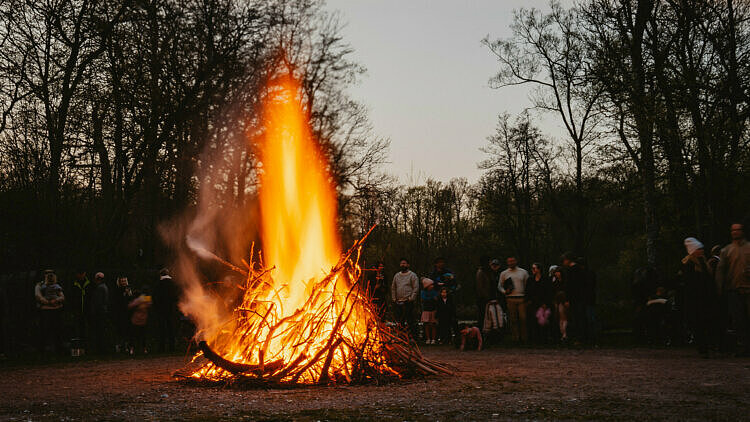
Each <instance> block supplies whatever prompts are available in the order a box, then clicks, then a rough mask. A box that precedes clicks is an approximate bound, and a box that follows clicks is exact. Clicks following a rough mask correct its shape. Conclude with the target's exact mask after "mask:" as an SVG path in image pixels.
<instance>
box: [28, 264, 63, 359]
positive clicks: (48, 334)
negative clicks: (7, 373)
mask: <svg viewBox="0 0 750 422" xmlns="http://www.w3.org/2000/svg"><path fill="white" fill-rule="evenodd" d="M34 297H35V298H36V302H37V306H38V307H39V316H40V324H39V351H40V352H41V353H42V354H44V353H45V351H46V348H47V343H48V342H51V343H52V352H53V353H55V354H60V353H62V325H61V322H62V318H60V317H61V315H60V314H61V312H62V307H63V303H64V302H65V294H64V293H63V289H62V287H61V286H60V285H59V284H57V275H55V273H54V272H53V271H52V270H47V271H45V272H44V280H43V281H41V282H40V283H38V284H37V285H36V287H35V288H34Z"/></svg>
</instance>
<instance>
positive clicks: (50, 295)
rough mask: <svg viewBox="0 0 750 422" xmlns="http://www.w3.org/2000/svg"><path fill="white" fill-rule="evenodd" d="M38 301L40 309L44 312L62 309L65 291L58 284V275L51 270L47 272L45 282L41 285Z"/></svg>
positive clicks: (37, 293)
mask: <svg viewBox="0 0 750 422" xmlns="http://www.w3.org/2000/svg"><path fill="white" fill-rule="evenodd" d="M38 287H39V288H38V292H36V299H37V302H38V303H39V308H40V309H43V310H49V309H60V308H62V306H63V302H64V301H65V295H64V294H63V289H62V287H60V285H59V284H58V283H57V275H55V273H53V272H52V271H50V270H47V271H45V274H44V281H43V282H42V283H40V284H39V286H38Z"/></svg>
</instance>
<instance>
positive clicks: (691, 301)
mask: <svg viewBox="0 0 750 422" xmlns="http://www.w3.org/2000/svg"><path fill="white" fill-rule="evenodd" d="M684 243H685V249H686V250H687V256H686V257H684V258H683V259H682V261H681V264H682V265H681V267H680V277H682V280H683V282H684V283H685V319H686V321H687V323H688V326H689V328H690V329H691V330H692V331H693V336H694V338H695V345H696V346H697V347H698V353H700V355H701V356H702V357H708V351H709V347H710V346H711V345H712V344H714V342H715V340H716V339H715V337H716V336H715V333H714V332H713V330H712V328H713V326H714V325H715V323H716V320H717V312H716V311H717V310H716V305H717V292H716V284H715V283H714V277H713V274H711V270H710V269H709V266H708V263H707V262H706V256H705V250H704V247H703V244H702V243H701V242H700V241H698V239H696V238H694V237H688V238H687V239H685V242H684Z"/></svg>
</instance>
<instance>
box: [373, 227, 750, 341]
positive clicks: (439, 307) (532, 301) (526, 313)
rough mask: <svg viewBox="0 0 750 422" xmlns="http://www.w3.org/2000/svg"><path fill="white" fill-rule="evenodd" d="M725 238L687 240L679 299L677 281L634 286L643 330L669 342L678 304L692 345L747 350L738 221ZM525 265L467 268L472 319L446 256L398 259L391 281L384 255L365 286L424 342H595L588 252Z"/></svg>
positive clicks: (489, 262) (749, 247) (744, 264)
mask: <svg viewBox="0 0 750 422" xmlns="http://www.w3.org/2000/svg"><path fill="white" fill-rule="evenodd" d="M731 238H732V242H731V243H730V244H729V245H727V246H726V247H724V248H721V247H719V246H717V247H714V249H713V251H712V253H711V256H710V257H707V256H706V254H705V249H704V246H703V244H702V243H701V242H700V241H698V240H697V239H695V238H692V237H689V238H687V239H685V241H684V244H685V248H686V252H687V256H685V257H684V258H683V259H682V261H681V265H680V268H681V270H680V272H679V274H678V278H679V280H681V286H682V288H680V289H676V290H679V295H680V298H679V300H677V299H675V298H674V296H675V295H676V294H677V293H675V291H676V290H672V291H670V290H668V289H667V288H666V287H665V286H663V285H661V283H659V282H653V283H651V284H650V285H649V286H647V287H645V289H644V288H641V289H640V290H641V291H645V294H643V293H642V294H638V293H636V294H634V299H635V301H636V314H637V315H636V321H637V322H639V321H640V324H641V326H643V327H646V328H645V329H644V330H645V331H646V332H647V334H646V335H647V336H649V337H651V338H654V337H658V338H661V339H662V341H664V344H667V345H668V344H669V341H666V340H663V339H664V338H665V337H667V336H669V334H667V332H668V331H670V329H669V328H667V327H669V326H670V316H669V315H670V310H673V309H679V311H678V312H679V314H680V315H682V316H683V318H678V319H679V322H675V323H674V324H672V325H679V330H681V331H682V332H685V333H687V335H688V337H689V339H688V340H687V343H693V344H695V345H696V346H697V348H698V351H699V352H700V354H701V355H702V356H708V354H709V351H710V350H718V351H723V352H724V353H734V354H737V355H741V356H746V355H748V354H749V353H750V244H748V243H747V241H746V239H745V233H744V226H743V225H742V224H739V223H737V224H733V225H732V226H731ZM530 268H531V271H530V272H529V271H527V270H526V269H524V268H521V267H520V266H519V264H518V259H517V258H516V257H515V256H510V257H508V258H507V259H506V260H505V268H503V265H502V263H501V261H500V260H499V259H496V258H491V257H488V256H483V257H482V258H481V259H480V262H479V268H478V269H477V271H476V274H475V277H474V282H475V292H476V293H475V298H476V324H473V323H472V321H469V322H468V323H464V324H458V321H457V318H456V306H455V300H456V299H455V293H456V291H457V290H458V288H459V283H458V282H457V278H456V275H455V273H454V272H453V271H451V270H450V269H448V268H447V267H446V262H445V259H443V258H437V259H435V261H434V268H433V271H432V272H431V273H430V274H426V275H424V276H422V277H420V276H418V275H417V274H416V273H415V272H413V271H412V270H411V269H410V264H409V260H408V259H407V258H402V259H400V262H399V271H398V272H396V274H394V275H393V278H392V279H391V280H390V281H387V280H386V276H385V272H384V269H385V266H384V264H383V263H382V262H381V263H379V264H378V266H377V267H376V268H375V269H374V270H372V271H371V273H370V274H369V278H368V286H369V289H370V294H371V296H372V298H373V299H372V300H373V303H374V304H375V305H376V309H377V310H378V312H379V313H380V315H381V318H385V314H386V309H387V306H386V302H387V291H388V289H389V288H390V299H391V302H392V314H393V319H394V322H395V323H396V324H398V325H400V326H402V327H403V328H404V329H405V330H406V331H407V332H409V333H411V335H412V336H413V337H414V338H418V337H419V335H418V327H419V326H421V327H422V328H423V336H422V337H423V340H424V343H425V344H426V345H432V344H438V343H442V344H446V343H451V342H452V343H454V344H455V345H456V346H457V347H459V348H460V349H461V350H464V349H465V348H467V345H468V347H476V348H477V349H479V350H481V348H482V347H483V345H485V344H487V343H488V342H489V343H496V342H498V341H500V340H501V339H502V338H503V336H504V335H506V334H507V335H509V336H510V338H511V339H512V341H513V342H515V343H519V344H529V343H534V344H550V343H560V344H566V343H569V342H572V343H574V344H588V345H594V344H596V342H597V332H598V323H597V318H596V288H597V277H596V273H595V272H594V271H593V270H591V269H590V268H589V267H588V265H587V263H586V261H585V259H584V258H583V257H580V256H577V255H576V254H574V253H572V252H567V253H565V254H563V255H562V256H561V258H560V262H559V264H556V265H551V266H550V267H549V268H545V267H544V266H542V265H541V264H540V263H533V264H532V265H531V267H530ZM418 306H420V307H421V314H420V313H418V312H417V311H418ZM417 315H421V318H420V320H419V323H418V322H417V320H416V316H417ZM672 328H674V327H672ZM638 331H639V329H638V328H637V329H636V335H638Z"/></svg>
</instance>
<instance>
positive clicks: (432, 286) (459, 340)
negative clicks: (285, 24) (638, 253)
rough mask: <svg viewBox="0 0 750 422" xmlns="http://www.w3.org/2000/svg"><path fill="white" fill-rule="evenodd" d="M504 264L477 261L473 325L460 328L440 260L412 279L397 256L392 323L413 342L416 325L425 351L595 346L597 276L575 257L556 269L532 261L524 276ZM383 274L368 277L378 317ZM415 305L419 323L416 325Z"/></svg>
mask: <svg viewBox="0 0 750 422" xmlns="http://www.w3.org/2000/svg"><path fill="white" fill-rule="evenodd" d="M505 264H506V268H505V269H503V268H502V264H501V262H500V260H499V259H496V258H490V257H488V256H483V257H482V258H481V259H480V262H479V268H478V269H477V272H476V275H475V283H476V284H475V287H476V289H475V291H476V316H477V319H476V321H477V323H476V324H459V323H458V320H457V317H456V298H455V295H456V291H457V290H458V289H459V287H460V285H459V283H458V281H457V278H456V275H455V273H454V272H453V271H452V270H450V269H449V268H447V267H446V262H445V259H444V258H437V259H435V261H434V268H433V271H432V272H431V273H430V274H428V275H425V276H423V277H419V276H417V274H416V273H415V272H413V271H411V269H410V264H409V260H408V259H407V258H402V259H401V260H400V262H399V271H398V272H396V274H394V276H393V279H392V280H391V281H390V293H391V295H390V296H391V297H390V298H391V302H392V304H393V319H394V322H395V323H396V324H399V325H401V326H403V327H404V328H405V329H406V330H407V331H408V332H410V333H411V335H412V336H414V337H417V327H418V326H419V325H421V326H422V327H423V337H424V342H425V344H427V345H433V344H438V343H440V344H448V343H455V344H456V345H457V346H458V347H460V348H461V349H462V350H463V349H465V348H466V347H467V344H469V345H471V346H475V347H477V348H479V349H481V348H482V345H483V344H486V343H487V342H498V341H500V340H501V339H502V337H503V335H504V334H505V333H509V334H510V336H511V337H512V340H513V341H514V342H517V343H529V342H535V343H552V342H562V343H565V342H568V341H570V340H571V339H573V340H574V341H578V342H588V343H591V344H593V343H594V342H595V333H596V319H595V314H594V311H593V309H594V305H595V297H596V274H595V273H594V272H593V271H591V270H589V269H588V268H587V267H586V265H585V262H584V260H583V259H582V258H580V257H577V256H575V255H574V254H573V253H566V254H564V255H563V257H562V263H561V265H560V266H558V265H553V266H551V267H550V268H549V269H548V270H546V271H545V270H544V269H543V267H542V265H541V264H539V263H534V264H532V266H531V273H529V272H528V271H527V270H525V269H523V268H521V267H519V266H518V259H517V258H516V257H515V256H510V257H508V258H507V259H506V260H505ZM384 268H385V266H384V265H383V263H379V264H378V266H377V268H376V269H375V270H374V271H373V272H372V273H371V274H370V277H369V286H370V290H371V295H372V298H373V303H375V304H376V309H377V310H378V312H380V314H381V317H382V318H384V317H385V313H386V299H387V296H386V295H387V293H386V291H387V287H388V286H387V285H386V280H385V274H384ZM417 303H419V304H420V305H421V313H420V314H419V315H420V319H419V322H420V323H421V324H418V323H417V321H416V315H417V312H415V310H416V307H417Z"/></svg>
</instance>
